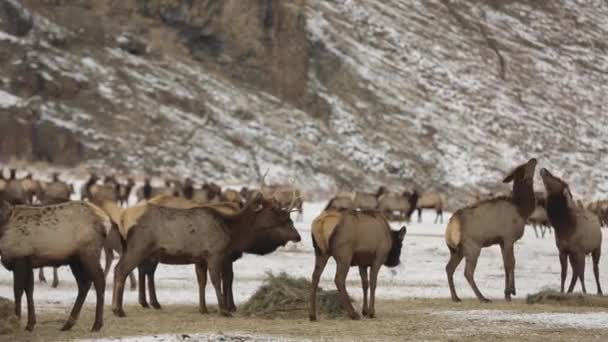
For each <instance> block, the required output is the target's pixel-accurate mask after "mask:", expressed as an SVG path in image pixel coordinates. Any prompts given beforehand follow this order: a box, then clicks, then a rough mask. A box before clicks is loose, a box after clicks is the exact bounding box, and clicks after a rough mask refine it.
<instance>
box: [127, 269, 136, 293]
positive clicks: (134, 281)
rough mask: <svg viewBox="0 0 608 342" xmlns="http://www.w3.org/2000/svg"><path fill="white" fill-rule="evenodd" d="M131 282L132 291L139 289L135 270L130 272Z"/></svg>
mask: <svg viewBox="0 0 608 342" xmlns="http://www.w3.org/2000/svg"><path fill="white" fill-rule="evenodd" d="M129 283H130V284H131V288H130V290H131V291H135V290H136V289H137V279H135V274H133V272H131V273H129Z"/></svg>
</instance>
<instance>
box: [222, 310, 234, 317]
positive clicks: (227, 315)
mask: <svg viewBox="0 0 608 342" xmlns="http://www.w3.org/2000/svg"><path fill="white" fill-rule="evenodd" d="M220 316H222V317H232V314H231V313H230V312H228V311H227V310H220Z"/></svg>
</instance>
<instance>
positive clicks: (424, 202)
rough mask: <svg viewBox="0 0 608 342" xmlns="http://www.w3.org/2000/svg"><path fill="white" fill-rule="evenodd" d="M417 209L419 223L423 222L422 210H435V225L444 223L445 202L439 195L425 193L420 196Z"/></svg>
mask: <svg viewBox="0 0 608 342" xmlns="http://www.w3.org/2000/svg"><path fill="white" fill-rule="evenodd" d="M414 191H415V190H414ZM416 209H417V210H418V222H422V209H434V210H435V221H434V223H437V221H439V222H440V223H443V200H442V199H441V195H440V194H439V193H437V192H425V193H423V194H422V195H420V198H418V203H417V205H416Z"/></svg>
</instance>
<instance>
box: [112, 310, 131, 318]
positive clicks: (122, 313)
mask: <svg viewBox="0 0 608 342" xmlns="http://www.w3.org/2000/svg"><path fill="white" fill-rule="evenodd" d="M112 313H114V316H116V317H127V314H126V313H125V310H123V309H119V308H114V309H112Z"/></svg>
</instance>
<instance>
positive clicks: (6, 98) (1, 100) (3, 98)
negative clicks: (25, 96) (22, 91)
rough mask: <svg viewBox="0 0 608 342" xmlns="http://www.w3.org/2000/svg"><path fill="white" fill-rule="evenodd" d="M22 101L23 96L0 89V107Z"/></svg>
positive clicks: (14, 104)
mask: <svg viewBox="0 0 608 342" xmlns="http://www.w3.org/2000/svg"><path fill="white" fill-rule="evenodd" d="M19 103H21V98H20V97H18V96H15V95H13V94H11V93H7V92H5V91H4V90H1V89H0V108H9V107H14V106H17V105H18V104H19Z"/></svg>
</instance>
